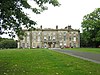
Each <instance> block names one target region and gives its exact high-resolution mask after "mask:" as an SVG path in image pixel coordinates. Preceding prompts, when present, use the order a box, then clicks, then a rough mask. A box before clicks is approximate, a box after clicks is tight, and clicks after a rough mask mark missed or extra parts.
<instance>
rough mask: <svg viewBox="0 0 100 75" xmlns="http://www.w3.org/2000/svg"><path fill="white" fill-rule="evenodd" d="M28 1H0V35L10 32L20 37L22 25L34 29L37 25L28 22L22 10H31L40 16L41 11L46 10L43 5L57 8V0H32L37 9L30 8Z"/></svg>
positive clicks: (30, 21) (33, 22) (28, 19)
mask: <svg viewBox="0 0 100 75" xmlns="http://www.w3.org/2000/svg"><path fill="white" fill-rule="evenodd" d="M27 1H28V0H0V34H3V33H5V30H6V31H8V32H6V33H9V34H11V31H15V33H16V34H17V35H18V36H20V35H23V34H24V33H23V31H22V25H24V26H25V27H26V28H28V29H30V28H34V25H36V24H37V23H36V22H35V21H32V20H30V18H29V17H28V16H27V14H25V13H24V11H23V8H24V9H31V10H32V11H33V13H36V14H40V13H41V11H43V10H46V6H44V5H45V4H47V3H49V4H52V5H54V6H59V2H58V1H57V0H33V1H34V2H35V3H36V4H37V5H38V7H39V8H36V7H34V8H32V7H31V6H30V5H29V4H28V2H27Z"/></svg>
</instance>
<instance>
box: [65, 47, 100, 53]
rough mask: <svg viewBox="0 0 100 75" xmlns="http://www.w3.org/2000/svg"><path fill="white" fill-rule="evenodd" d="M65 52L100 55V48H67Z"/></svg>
mask: <svg viewBox="0 0 100 75" xmlns="http://www.w3.org/2000/svg"><path fill="white" fill-rule="evenodd" d="M65 50H74V51H81V52H92V53H100V48H66V49H65Z"/></svg>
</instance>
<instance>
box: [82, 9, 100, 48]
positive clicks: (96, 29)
mask: <svg viewBox="0 0 100 75" xmlns="http://www.w3.org/2000/svg"><path fill="white" fill-rule="evenodd" d="M82 28H83V36H84V41H85V42H86V44H88V45H90V46H94V47H98V46H99V45H100V8H97V9H95V10H94V11H93V12H91V13H90V14H87V15H85V16H84V18H83V22H82Z"/></svg>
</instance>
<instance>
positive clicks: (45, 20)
mask: <svg viewBox="0 0 100 75" xmlns="http://www.w3.org/2000/svg"><path fill="white" fill-rule="evenodd" d="M31 1H32V0H29V1H28V2H29V3H30V4H31V5H32V6H34V3H33V2H31ZM58 1H59V2H60V4H61V6H60V7H54V6H52V5H48V10H46V11H44V12H43V13H41V14H40V15H35V14H34V13H32V12H31V11H29V10H25V12H27V13H28V14H29V16H30V17H31V19H32V20H35V21H37V23H38V25H37V26H36V27H38V28H39V27H40V25H42V26H43V28H56V25H58V27H59V28H64V27H65V26H68V25H71V26H72V28H74V29H80V30H81V22H82V19H83V16H84V15H86V14H89V13H90V12H92V11H93V10H95V8H100V0H58ZM5 36H6V35H4V36H3V37H5Z"/></svg>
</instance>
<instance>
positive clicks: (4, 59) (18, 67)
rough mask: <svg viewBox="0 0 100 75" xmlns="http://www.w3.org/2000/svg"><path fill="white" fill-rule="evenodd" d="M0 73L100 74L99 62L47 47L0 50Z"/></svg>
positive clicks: (6, 74) (10, 74)
mask: <svg viewBox="0 0 100 75" xmlns="http://www.w3.org/2000/svg"><path fill="white" fill-rule="evenodd" d="M0 75H100V64H96V63H93V62H89V61H86V60H82V59H79V58H75V57H72V56H69V55H66V54H62V53H57V52H54V51H52V50H48V49H15V50H0Z"/></svg>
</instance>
